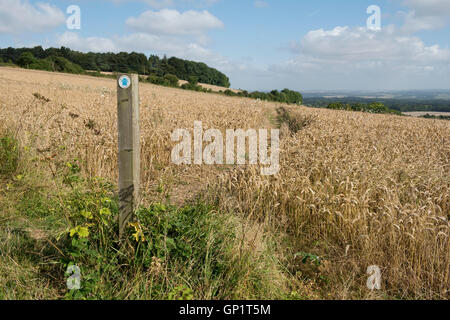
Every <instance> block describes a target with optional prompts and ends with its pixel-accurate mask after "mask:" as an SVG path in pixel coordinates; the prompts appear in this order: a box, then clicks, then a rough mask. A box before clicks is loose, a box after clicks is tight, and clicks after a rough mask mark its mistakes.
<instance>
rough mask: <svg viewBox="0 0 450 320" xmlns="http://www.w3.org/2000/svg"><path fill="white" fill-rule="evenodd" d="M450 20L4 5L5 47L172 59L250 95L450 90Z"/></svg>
mask: <svg viewBox="0 0 450 320" xmlns="http://www.w3.org/2000/svg"><path fill="white" fill-rule="evenodd" d="M70 5H78V6H79V7H80V9H81V29H80V30H69V29H68V28H67V25H66V20H67V17H68V16H69V14H67V13H66V9H67V7H69V6H70ZM370 5H377V6H379V7H380V8H381V24H382V26H381V27H382V28H381V30H380V31H373V30H369V29H367V27H366V21H367V19H368V17H369V15H368V14H367V13H366V9H367V7H368V6H370ZM449 22H450V1H449V0H380V1H376V0H369V1H366V0H346V1H337V0H316V1H299V0H276V1H275V0H265V1H262V0H258V1H254V0H96V1H93V0H59V1H47V0H40V1H34V0H29V1H28V0H0V47H2V48H4V47H8V46H13V47H23V46H34V45H42V46H43V47H50V46H57V47H59V46H67V47H69V48H71V49H74V50H80V51H86V52H87V51H98V52H104V51H113V52H118V51H129V52H131V51H138V52H143V53H146V54H158V55H163V54H167V55H168V56H178V57H181V58H186V59H191V60H195V61H203V62H206V63H207V64H209V65H211V66H213V67H216V68H218V69H219V70H221V71H223V72H224V73H226V74H227V75H228V76H229V77H230V79H231V83H232V87H235V88H244V89H249V90H257V89H259V90H268V89H273V88H277V89H282V88H284V87H288V88H291V89H295V90H300V91H301V90H361V89H363V90H399V89H432V88H436V89H438V88H439V89H450V67H449V66H450V40H449V39H450V37H449V35H450V23H449Z"/></svg>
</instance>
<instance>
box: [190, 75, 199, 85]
mask: <svg viewBox="0 0 450 320" xmlns="http://www.w3.org/2000/svg"><path fill="white" fill-rule="evenodd" d="M189 83H190V84H192V85H194V86H195V85H197V84H198V78H197V77H196V76H190V77H189Z"/></svg>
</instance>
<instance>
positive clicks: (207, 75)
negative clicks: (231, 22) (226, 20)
mask: <svg viewBox="0 0 450 320" xmlns="http://www.w3.org/2000/svg"><path fill="white" fill-rule="evenodd" d="M24 53H26V54H25V55H24ZM2 61H3V62H5V63H8V62H9V63H14V64H17V65H20V66H23V64H24V63H25V64H26V65H25V66H26V67H27V66H30V68H31V69H41V70H48V71H62V72H71V73H78V72H79V70H81V69H83V70H92V71H99V72H124V73H129V72H132V73H139V74H141V75H151V74H154V75H156V76H158V77H163V76H165V75H167V74H172V75H175V76H177V77H178V78H179V79H181V80H186V81H188V80H189V79H190V78H191V77H196V78H197V79H198V81H199V82H201V83H205V84H211V85H216V86H221V87H225V88H229V87H230V80H229V78H228V77H227V76H226V75H225V74H223V73H222V72H220V71H218V70H216V69H214V68H211V67H209V66H208V65H206V64H205V63H202V62H194V61H189V60H183V59H179V58H176V57H171V58H167V57H165V56H164V57H163V58H160V57H158V56H156V55H151V56H150V57H148V58H147V56H146V55H144V54H142V53H136V52H132V53H127V52H120V53H94V52H89V53H83V52H79V51H74V50H71V49H69V48H65V47H61V48H48V49H45V50H44V49H43V48H42V47H41V46H37V47H34V48H11V47H9V48H5V49H0V62H2Z"/></svg>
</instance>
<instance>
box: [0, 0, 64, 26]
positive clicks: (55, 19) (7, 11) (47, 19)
mask: <svg viewBox="0 0 450 320" xmlns="http://www.w3.org/2000/svg"><path fill="white" fill-rule="evenodd" d="M65 21H66V17H65V15H64V13H63V12H62V11H61V10H60V9H58V8H57V7H55V6H52V5H50V4H48V3H37V4H36V6H33V5H32V4H30V3H29V2H28V1H27V0H24V1H22V0H0V34H2V33H5V34H18V33H23V32H44V31H48V30H50V29H53V28H55V27H58V26H60V25H62V24H64V23H65Z"/></svg>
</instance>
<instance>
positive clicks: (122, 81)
mask: <svg viewBox="0 0 450 320" xmlns="http://www.w3.org/2000/svg"><path fill="white" fill-rule="evenodd" d="M130 85H131V80H130V77H128V76H121V77H120V78H119V87H121V88H122V89H127V88H129V87H130Z"/></svg>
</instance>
